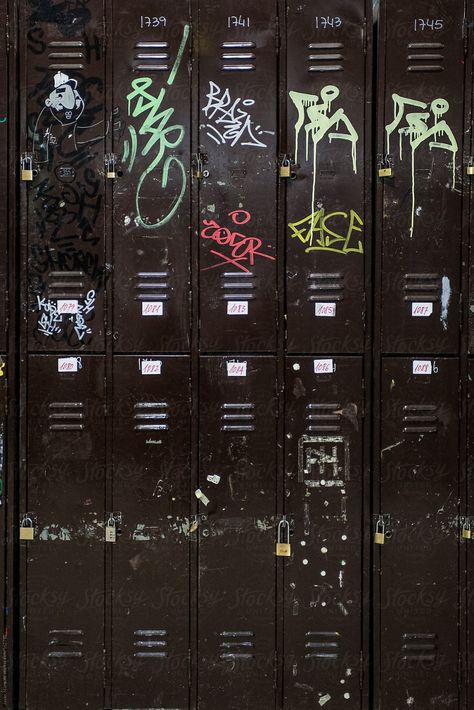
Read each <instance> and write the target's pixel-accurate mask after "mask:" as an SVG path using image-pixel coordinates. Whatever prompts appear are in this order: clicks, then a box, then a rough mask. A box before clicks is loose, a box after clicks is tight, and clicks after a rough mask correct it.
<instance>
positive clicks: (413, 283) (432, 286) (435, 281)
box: [403, 274, 441, 303]
mask: <svg viewBox="0 0 474 710" xmlns="http://www.w3.org/2000/svg"><path fill="white" fill-rule="evenodd" d="M404 279H405V283H404V286H403V291H404V293H405V301H427V302H429V303H435V302H436V301H439V298H440V291H441V278H440V276H439V274H405V276H404Z"/></svg>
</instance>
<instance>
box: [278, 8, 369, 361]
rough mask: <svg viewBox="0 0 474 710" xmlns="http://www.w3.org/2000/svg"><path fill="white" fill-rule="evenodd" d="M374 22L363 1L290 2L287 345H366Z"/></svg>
mask: <svg viewBox="0 0 474 710" xmlns="http://www.w3.org/2000/svg"><path fill="white" fill-rule="evenodd" d="M371 27H372V20H371V7H370V6H369V3H366V2H365V0H357V1H356V2H351V3H348V2H345V1H344V0H336V2H335V1H334V0H322V2H318V3H311V2H300V1H299V0H288V25H287V76H288V79H287V91H288V96H287V137H286V141H287V146H288V156H289V158H288V159H289V160H290V161H291V163H292V168H291V171H292V174H293V179H290V180H287V186H288V187H287V247H286V252H287V279H286V283H287V299H288V301H287V304H288V305H287V310H288V350H289V351H290V352H291V351H293V352H307V351H311V352H362V350H363V341H364V317H365V303H364V271H365V270H364V260H365V252H366V251H367V250H368V247H369V239H368V235H369V234H370V224H369V220H370V209H369V204H368V203H365V200H366V199H368V197H369V195H370V192H369V190H368V184H369V183H368V181H369V180H370V168H369V165H370V159H369V157H368V153H369V151H370V144H369V146H366V144H367V141H366V135H370V134H369V133H368V130H369V127H370V104H369V103H368V102H369V101H370V94H368V93H367V91H368V89H367V86H369V87H370V83H369V82H368V79H370V73H369V72H368V59H370V52H369V53H367V32H370V33H371ZM369 64H370V63H369ZM366 153H367V155H366ZM349 328H350V330H349Z"/></svg>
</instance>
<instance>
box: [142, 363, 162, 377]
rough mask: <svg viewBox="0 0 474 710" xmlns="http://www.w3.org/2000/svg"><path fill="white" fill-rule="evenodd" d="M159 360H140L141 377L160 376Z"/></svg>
mask: <svg viewBox="0 0 474 710" xmlns="http://www.w3.org/2000/svg"><path fill="white" fill-rule="evenodd" d="M161 364H162V362H161V360H140V370H141V373H142V375H161Z"/></svg>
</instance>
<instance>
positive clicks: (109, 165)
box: [105, 153, 117, 180]
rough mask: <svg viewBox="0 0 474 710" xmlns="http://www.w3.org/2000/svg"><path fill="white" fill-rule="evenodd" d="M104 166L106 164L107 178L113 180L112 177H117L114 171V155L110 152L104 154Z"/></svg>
mask: <svg viewBox="0 0 474 710" xmlns="http://www.w3.org/2000/svg"><path fill="white" fill-rule="evenodd" d="M105 166H106V173H105V175H106V177H107V179H109V180H113V179H114V178H116V177H117V173H116V171H115V156H114V155H112V153H107V155H106V156H105Z"/></svg>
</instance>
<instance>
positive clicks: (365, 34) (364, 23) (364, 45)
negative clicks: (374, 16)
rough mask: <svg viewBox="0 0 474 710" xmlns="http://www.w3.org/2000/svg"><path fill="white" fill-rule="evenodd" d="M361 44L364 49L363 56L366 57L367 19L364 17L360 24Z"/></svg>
mask: <svg viewBox="0 0 474 710" xmlns="http://www.w3.org/2000/svg"><path fill="white" fill-rule="evenodd" d="M362 42H363V47H364V55H367V18H366V17H364V22H363V24H362Z"/></svg>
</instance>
